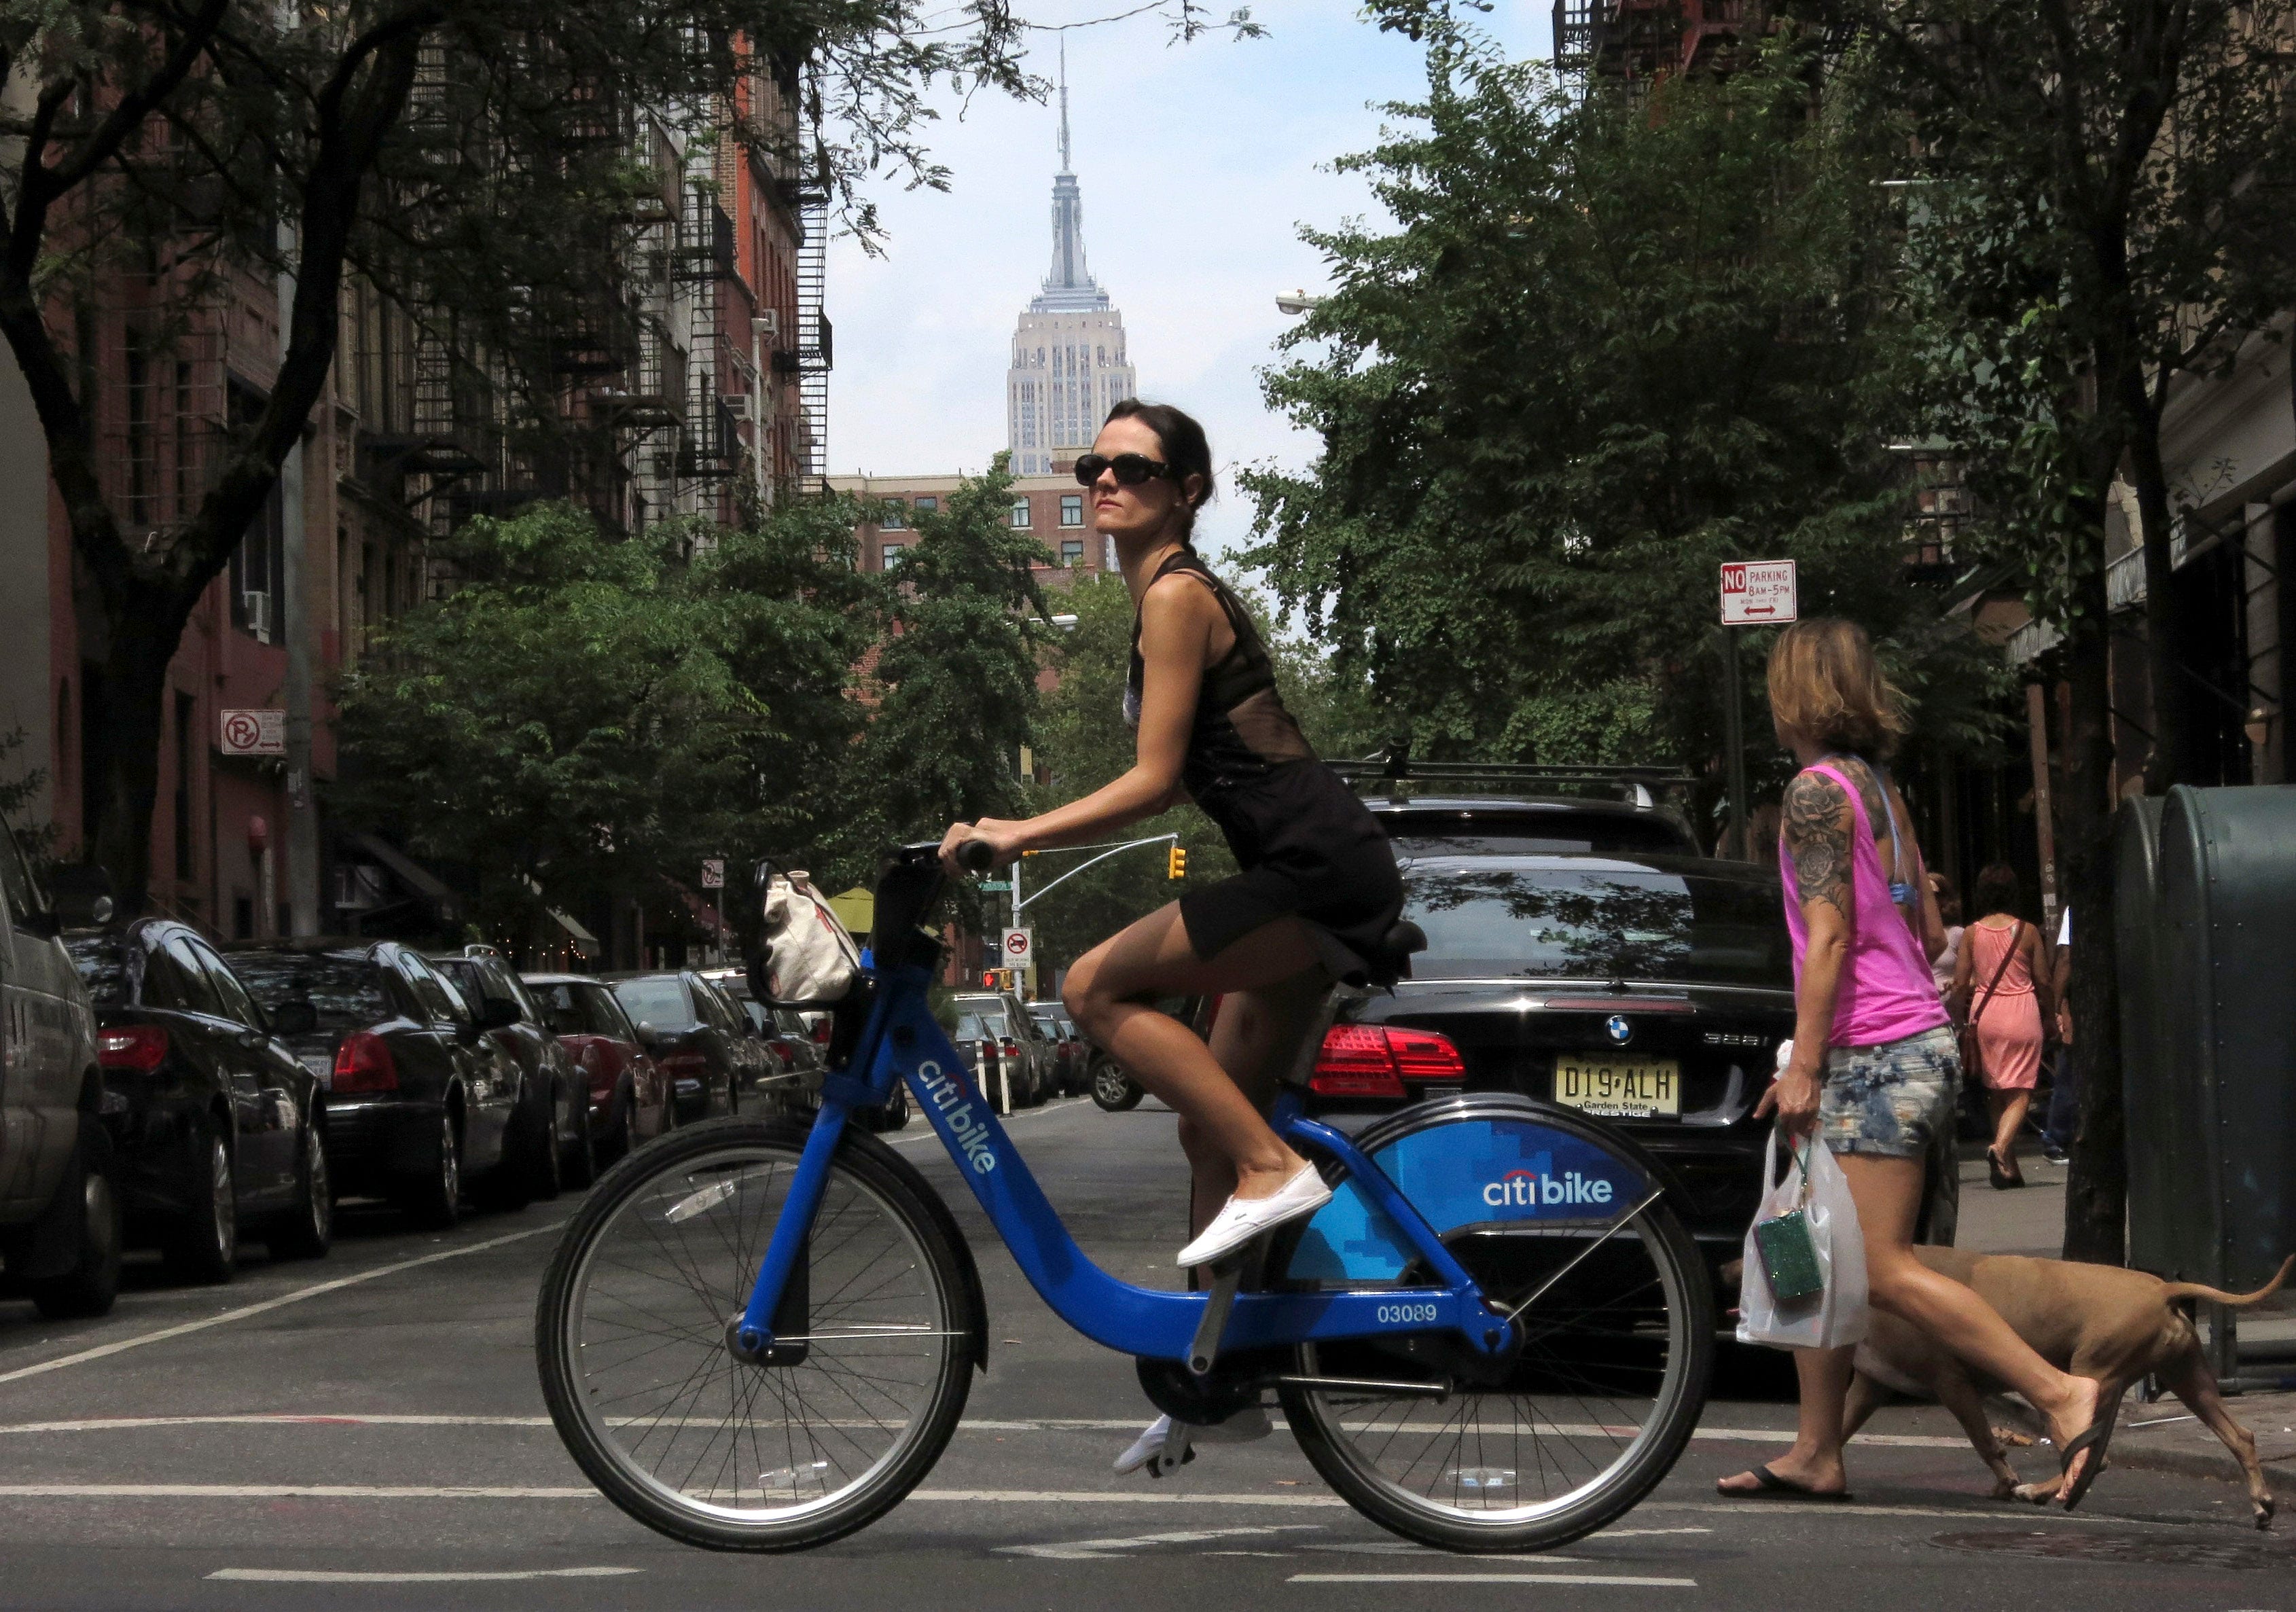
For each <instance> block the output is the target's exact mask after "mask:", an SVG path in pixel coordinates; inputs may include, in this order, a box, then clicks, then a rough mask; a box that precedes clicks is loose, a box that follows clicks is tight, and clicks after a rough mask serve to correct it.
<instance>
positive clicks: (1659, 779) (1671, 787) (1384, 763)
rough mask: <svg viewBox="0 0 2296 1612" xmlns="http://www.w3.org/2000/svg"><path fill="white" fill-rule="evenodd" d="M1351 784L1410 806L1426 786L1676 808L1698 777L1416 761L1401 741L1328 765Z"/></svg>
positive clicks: (1669, 771) (1637, 769) (1642, 769)
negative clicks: (1381, 791)
mask: <svg viewBox="0 0 2296 1612" xmlns="http://www.w3.org/2000/svg"><path fill="white" fill-rule="evenodd" d="M1326 765H1329V766H1330V767H1331V769H1332V771H1333V772H1334V773H1338V774H1339V775H1340V776H1341V778H1342V779H1344V780H1345V781H1347V782H1348V783H1349V785H1351V786H1352V787H1354V788H1355V789H1357V790H1368V789H1369V788H1374V787H1376V786H1379V785H1382V784H1383V785H1385V786H1386V790H1387V798H1388V800H1389V801H1390V803H1391V804H1393V805H1396V806H1404V805H1407V804H1409V802H1410V801H1411V799H1412V798H1413V796H1414V795H1415V794H1425V793H1427V792H1428V786H1430V785H1445V786H1448V787H1450V788H1454V789H1456V788H1457V787H1459V786H1460V785H1462V784H1466V785H1472V786H1474V787H1475V788H1476V789H1477V790H1488V791H1490V792H1491V793H1494V794H1504V795H1515V796H1529V797H1540V796H1557V795H1561V796H1572V795H1579V796H1584V795H1595V796H1599V797H1603V798H1609V799H1612V800H1617V801H1621V802H1624V803H1625V804H1627V805H1628V806H1640V807H1643V808H1645V809H1654V808H1658V807H1661V806H1668V807H1674V808H1676V809H1679V801H1680V798H1682V797H1685V796H1687V794H1688V793H1689V791H1690V790H1691V789H1692V788H1693V786H1694V785H1695V784H1696V783H1697V781H1698V779H1697V775H1696V774H1694V773H1689V772H1686V771H1685V770H1684V769H1682V768H1680V767H1661V766H1534V765H1528V764H1525V763H1519V762H1504V761H1415V760H1414V759H1413V758H1412V755H1411V747H1410V746H1409V745H1408V744H1406V743H1405V742H1404V741H1400V740H1397V741H1391V742H1390V744H1389V745H1388V746H1387V748H1386V749H1383V750H1381V751H1379V752H1378V753H1377V754H1375V755H1371V756H1366V757H1363V758H1362V759H1361V760H1358V761H1334V762H1330V763H1327V764H1326Z"/></svg>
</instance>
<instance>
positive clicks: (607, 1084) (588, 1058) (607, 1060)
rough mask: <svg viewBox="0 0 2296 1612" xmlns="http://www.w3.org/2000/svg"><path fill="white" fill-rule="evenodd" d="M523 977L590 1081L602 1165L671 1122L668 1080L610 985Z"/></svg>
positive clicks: (580, 978) (593, 1130)
mask: <svg viewBox="0 0 2296 1612" xmlns="http://www.w3.org/2000/svg"><path fill="white" fill-rule="evenodd" d="M521 978H522V979H523V980H524V981H525V984H526V988H527V991H528V994H530V995H531V996H533V998H534V1000H535V1002H536V1003H537V1005H539V1006H540V1008H541V1009H542V1019H543V1022H544V1023H545V1025H547V1026H548V1027H550V1028H551V1029H552V1030H553V1031H554V1032H556V1034H557V1036H558V1039H559V1040H560V1041H561V1042H562V1043H565V1047H566V1055H567V1056H568V1057H569V1058H571V1059H572V1060H574V1062H575V1065H576V1067H577V1068H579V1069H580V1070H581V1071H582V1075H583V1078H584V1080H585V1081H586V1083H587V1084H588V1085H589V1089H590V1140H591V1142H592V1145H593V1146H594V1148H595V1149H596V1150H597V1158H598V1163H599V1165H600V1166H601V1167H603V1166H606V1165H610V1164H611V1163H613V1162H614V1161H615V1160H616V1159H618V1158H621V1157H622V1156H623V1155H624V1154H626V1153H627V1152H628V1151H629V1150H631V1149H632V1148H634V1147H635V1146H637V1145H638V1144H639V1143H640V1142H646V1141H652V1140H653V1139H654V1138H655V1137H657V1136H660V1135H661V1134H663V1133H665V1132H667V1131H669V1130H670V1129H672V1128H673V1127H674V1126H675V1125H676V1123H677V1105H676V1103H675V1102H673V1101H671V1096H672V1092H671V1088H670V1081H669V1077H668V1076H667V1075H665V1074H663V1073H662V1071H661V1066H660V1065H659V1064H657V1063H656V1062H655V1061H654V1060H653V1059H652V1057H651V1056H649V1055H648V1054H647V1052H646V1050H645V1049H644V1047H642V1046H640V1045H639V1044H638V1032H637V1027H636V1026H635V1025H634V1024H632V1023H631V1022H630V1017H629V1015H628V1014H627V1013H626V1012H624V1011H622V1004H621V1002H620V1000H619V998H618V997H616V996H615V994H614V992H613V987H612V986H609V985H607V984H605V983H604V982H603V981H602V980H596V979H592V978H588V977H587V976H586V975H582V974H527V975H522V976H521Z"/></svg>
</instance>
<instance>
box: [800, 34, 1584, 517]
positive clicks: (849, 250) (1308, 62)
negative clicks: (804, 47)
mask: <svg viewBox="0 0 2296 1612" xmlns="http://www.w3.org/2000/svg"><path fill="white" fill-rule="evenodd" d="M1020 9H1021V12H1022V14H1024V15H1026V16H1027V17H1029V19H1030V20H1032V21H1037V22H1048V23H1058V22H1064V21H1070V20H1078V19H1082V18H1087V17H1093V16H1097V15H1101V14H1103V13H1104V12H1109V11H1119V10H1122V9H1124V7H1123V6H1122V5H1120V4H1111V3H1110V0H1037V4H1027V5H1023V6H1022V7H1021V8H1020ZM1212 9H1214V10H1215V11H1219V10H1223V9H1225V6H1224V5H1223V4H1215V6H1214V7H1213V8H1212ZM1251 10H1252V15H1253V17H1254V19H1255V20H1258V21H1259V22H1260V23H1261V24H1263V25H1264V26H1265V27H1266V28H1267V29H1268V32H1269V37H1267V38H1264V39H1256V40H1245V41H1242V42H1230V41H1228V40H1226V39H1225V38H1221V37H1209V38H1205V39H1201V40H1199V41H1197V42H1196V43H1195V44H1193V45H1185V46H1178V45H1167V43H1166V36H1165V32H1164V28H1163V25H1162V23H1161V22H1160V21H1158V20H1156V19H1154V18H1152V17H1144V18H1140V19H1136V20H1132V21H1129V22H1124V23H1119V24H1114V25H1111V26H1108V27H1103V28H1092V29H1074V30H1071V31H1070V32H1069V33H1068V34H1067V35H1066V38H1067V41H1068V71H1069V97H1070V127H1071V134H1072V136H1073V142H1074V146H1075V159H1076V169H1077V174H1078V179H1079V182H1080V183H1081V184H1082V186H1083V191H1084V227H1085V244H1086V250H1087V255H1088V258H1089V261H1090V263H1091V266H1092V271H1093V274H1094V276H1095V278H1096V279H1098V280H1099V281H1100V282H1101V284H1102V285H1103V286H1104V287H1106V288H1107V289H1108V290H1109V291H1110V293H1111V295H1112V296H1113V298H1114V299H1115V302H1116V306H1117V307H1119V309H1121V310H1122V312H1123V314H1124V321H1125V330H1126V334H1127V336H1128V340H1129V343H1130V347H1131V353H1132V360H1133V364H1134V366H1135V367H1136V369H1137V370H1138V372H1139V375H1140V385H1141V389H1142V391H1143V392H1144V393H1145V394H1147V395H1148V396H1150V397H1157V398H1160V399H1162V400H1165V401H1169V402H1172V403H1177V404H1179V405H1181V406H1183V407H1185V408H1186V409H1188V410H1190V411H1191V412H1193V413H1196V414H1197V415H1199V416H1200V417H1201V418H1202V420H1203V421H1204V422H1205V425H1206V428H1207V429H1208V430H1209V431H1210V435H1211V439H1212V446H1213V451H1214V453H1215V454H1217V455H1218V457H1219V459H1220V460H1221V461H1222V462H1223V464H1224V465H1232V464H1234V463H1236V462H1247V463H1249V462H1262V461H1267V460H1275V461H1277V462H1285V463H1292V464H1298V463H1301V462H1305V461H1306V460H1307V459H1308V457H1309V456H1310V455H1311V454H1312V453H1313V449H1314V443H1313V439H1312V438H1308V437H1307V436H1305V435H1303V434H1301V433H1300V432H1297V431H1295V430H1292V429H1291V427H1290V426H1289V425H1288V424H1287V423H1286V422H1285V421H1283V420H1281V419H1280V418H1278V417H1277V416H1275V415H1274V414H1272V413H1269V412H1268V411H1267V408H1266V406H1265V405H1263V404H1262V403H1261V401H1260V397H1259V380H1258V372H1259V369H1260V368H1261V367H1262V366H1264V365H1266V364H1268V363H1269V362H1270V361H1271V360H1272V358H1273V357H1274V356H1275V349H1274V342H1275V338H1276V337H1277V336H1278V335H1279V334H1280V333H1281V331H1282V330H1283V326H1284V324H1285V323H1286V321H1285V320H1284V318H1283V315H1280V314H1278V313H1277V312H1276V311H1275V293H1276V292H1278V291H1280V290H1291V289H1292V288H1294V287H1305V288H1306V289H1308V290H1310V291H1313V290H1316V289H1317V288H1318V287H1319V286H1320V285H1321V284H1322V283H1323V279H1324V265H1323V263H1322V260H1321V259H1320V258H1319V257H1318V255H1317V254H1316V252H1315V251H1314V250H1312V249H1311V248H1309V247H1308V245H1307V244H1306V243H1304V242H1303V241H1300V239H1299V233H1298V232H1299V226H1300V225H1302V224H1309V225H1323V226H1328V225H1335V224H1338V223H1340V222H1341V221H1342V220H1344V219H1347V218H1349V217H1367V216H1369V215H1371V214H1373V213H1374V210H1375V209H1376V203H1375V202H1374V200H1373V199H1372V197H1371V194H1370V192H1369V191H1368V189H1367V188H1366V187H1365V184H1363V182H1362V181H1361V180H1360V179H1358V178H1356V177H1353V176H1344V177H1343V176H1339V175H1335V174H1333V173H1332V172H1330V171H1329V170H1330V166H1331V163H1332V161H1333V159H1334V158H1336V157H1339V156H1341V155H1342V154H1344V153H1347V152H1350V151H1363V150H1365V149H1367V148H1368V147H1370V146H1371V145H1373V144H1374V143H1376V142H1377V140H1378V137H1379V132H1380V128H1381V126H1382V121H1383V120H1384V119H1383V118H1382V114H1381V113H1380V112H1379V111H1378V110H1374V109H1375V107H1376V105H1377V103H1379V102H1387V101H1395V100H1403V101H1408V100H1414V99H1416V98H1417V96H1418V94H1419V93H1420V92H1421V91H1422V90H1423V87H1424V84H1425V79H1424V75H1423V65H1422V57H1421V53H1420V51H1419V49H1418V47H1416V46H1415V45H1412V44H1411V43H1410V42H1409V41H1407V40H1405V39H1402V38H1400V37H1397V36H1395V35H1392V34H1382V33H1381V32H1379V31H1378V29H1375V28H1374V27H1373V26H1372V25H1370V24H1369V23H1366V22H1365V21H1363V20H1361V19H1360V17H1359V16H1358V14H1357V10H1356V7H1355V6H1354V5H1352V4H1348V3H1347V0H1256V3H1255V4H1253V5H1252V7H1251ZM1548 19H1549V8H1548V7H1547V6H1546V5H1544V4H1521V3H1520V0H1498V5H1497V10H1496V11H1495V12H1493V14H1492V15H1491V16H1490V17H1489V18H1488V20H1487V22H1486V27H1487V29H1488V31H1489V32H1491V33H1492V34H1493V35H1495V36H1496V37H1497V38H1498V39H1499V40H1500V41H1501V42H1502V43H1503V44H1504V45H1505V47H1506V48H1507V49H1508V51H1509V52H1510V53H1513V54H1515V55H1542V56H1543V55H1544V54H1545V53H1546V49H1547V29H1548ZM1055 40H1056V36H1054V35H1052V34H1050V33H1040V34H1037V36H1036V41H1037V44H1036V46H1035V53H1034V55H1033V56H1032V58H1031V61H1030V66H1031V68H1032V69H1034V70H1037V71H1039V72H1041V73H1043V74H1044V75H1045V76H1046V77H1047V78H1050V77H1052V76H1053V74H1054V51H1055V49H1056V44H1055ZM943 110H944V116H943V118H942V120H941V121H940V122H939V124H938V125H936V126H935V127H934V128H933V129H932V131H931V143H932V147H933V151H934V154H935V156H936V157H937V158H938V159H939V160H940V161H941V162H943V163H945V164H947V167H948V168H950V169H951V170H953V171H952V176H951V181H950V188H949V190H948V191H947V192H931V191H915V192H903V191H901V190H899V189H898V187H896V186H893V185H890V184H880V185H879V186H877V187H876V189H875V190H874V191H873V192H872V194H873V199H874V200H876V201H877V203H878V206H879V209H880V213H881V217H882V220H883V222H884V224H885V225H886V227H887V230H888V232H889V236H890V239H889V241H888V242H887V246H886V252H885V255H884V256H883V257H881V258H869V257H867V256H865V255H864V254H863V253H862V252H861V250H859V248H858V247H857V245H856V244H855V243H853V242H852V241H849V240H840V241H832V244H831V248H830V260H829V314H830V317H831V319H832V322H833V323H835V325H836V330H837V369H836V372H835V373H834V374H833V375H832V377H831V387H830V404H829V421H830V424H829V465H830V470H831V471H832V473H834V474H839V475H850V474H852V473H854V472H855V471H868V472H869V473H871V474H873V475H909V474H923V473H947V472H949V471H978V470H980V469H982V468H984V467H985V466H986V465H987V463H988V458H989V455H990V454H993V453H995V452H996V450H997V449H999V448H1001V447H1002V446H1004V443H1005V352H1006V347H1007V343H1008V342H1009V340H1010V339H1011V336H1012V331H1013V320H1014V318H1015V317H1016V316H1017V315H1019V313H1020V311H1021V307H1022V305H1023V304H1024V303H1026V302H1027V300H1028V299H1029V297H1031V296H1033V295H1034V294H1035V292H1036V289H1037V282H1039V281H1040V280H1041V279H1042V278H1043V276H1044V274H1045V270H1046V263H1047V261H1048V259H1049V258H1050V256H1051V226H1050V222H1049V215H1050V209H1051V196H1052V176H1053V172H1054V168H1055V167H1056V166H1057V156H1056V150H1055V148H1056V134H1057V113H1056V112H1055V110H1054V108H1053V107H1052V106H1050V105H1043V106H1038V105H1031V104H1028V103H1023V102H1011V101H1006V100H1001V99H999V100H994V101H992V100H989V99H987V98H982V99H980V100H976V101H975V102H973V104H972V107H971V108H970V109H968V110H965V111H964V114H963V116H962V117H959V116H958V109H957V108H956V106H955V104H954V103H953V102H949V103H945V104H944V108H943ZM1249 525H1250V515H1249V511H1248V508H1247V506H1246V503H1245V502H1244V500H1242V498H1241V497H1238V496H1235V495H1226V496H1224V497H1223V498H1222V499H1221V500H1220V501H1219V503H1217V504H1215V505H1214V506H1213V508H1212V509H1211V510H1210V511H1208V512H1207V514H1206V517H1205V520H1204V522H1203V525H1202V528H1201V534H1202V536H1203V537H1204V538H1206V539H1208V540H1209V546H1211V547H1214V548H1221V547H1226V546H1227V545H1228V544H1231V543H1234V542H1238V541H1241V540H1242V538H1243V537H1244V536H1245V535H1246V533H1247V531H1248V528H1249Z"/></svg>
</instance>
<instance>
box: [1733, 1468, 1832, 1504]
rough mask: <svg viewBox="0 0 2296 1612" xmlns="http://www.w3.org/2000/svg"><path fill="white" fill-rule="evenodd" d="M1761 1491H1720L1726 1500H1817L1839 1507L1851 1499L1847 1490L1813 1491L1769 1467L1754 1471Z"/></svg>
mask: <svg viewBox="0 0 2296 1612" xmlns="http://www.w3.org/2000/svg"><path fill="white" fill-rule="evenodd" d="M1753 1473H1754V1481H1755V1482H1756V1483H1758V1484H1759V1485H1762V1486H1761V1487H1760V1488H1759V1489H1722V1490H1719V1491H1718V1493H1720V1494H1721V1495H1722V1496H1723V1498H1724V1499H1726V1500H1816V1501H1823V1502H1825V1503H1826V1504H1828V1505H1839V1504H1841V1502H1843V1501H1846V1500H1848V1499H1849V1498H1850V1495H1849V1490H1847V1489H1826V1490H1820V1489H1813V1488H1811V1487H1810V1486H1809V1485H1808V1484H1802V1483H1796V1482H1795V1481H1794V1480H1793V1479H1792V1478H1791V1477H1779V1476H1778V1475H1777V1474H1776V1473H1775V1472H1773V1471H1771V1470H1770V1469H1768V1468H1767V1467H1756V1468H1754V1469H1753Z"/></svg>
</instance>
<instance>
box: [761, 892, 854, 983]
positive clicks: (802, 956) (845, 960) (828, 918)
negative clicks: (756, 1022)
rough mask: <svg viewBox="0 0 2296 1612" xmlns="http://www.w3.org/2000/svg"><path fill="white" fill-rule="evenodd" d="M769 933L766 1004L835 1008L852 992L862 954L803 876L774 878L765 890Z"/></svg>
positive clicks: (766, 929) (767, 938) (766, 920)
mask: <svg viewBox="0 0 2296 1612" xmlns="http://www.w3.org/2000/svg"><path fill="white" fill-rule="evenodd" d="M765 931H766V948H767V960H768V961H767V983H766V992H765V994H766V995H767V1000H769V1001H773V1002H832V1001H836V1000H839V999H840V998H842V997H843V996H844V994H846V992H848V991H849V990H850V989H852V986H853V981H854V980H855V978H857V977H858V976H859V974H860V972H861V948H860V947H859V946H857V945H855V944H854V943H853V937H852V936H850V935H849V934H847V933H846V931H845V926H844V925H843V924H842V923H840V922H839V921H838V920H837V914H836V913H834V912H831V911H830V910H829V904H828V903H827V902H826V901H824V900H823V899H822V897H821V892H820V891H818V890H816V889H815V888H813V886H812V885H811V884H810V883H809V882H808V880H807V879H806V876H805V874H804V872H803V871H791V872H789V873H776V874H775V875H774V877H773V882H772V883H771V884H770V885H769V886H768V887H767V890H766V911H765ZM755 988H756V985H755V982H752V985H751V989H753V990H754V989H755Z"/></svg>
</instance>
